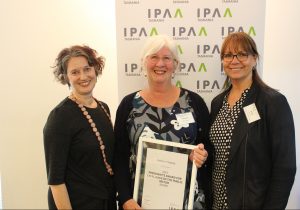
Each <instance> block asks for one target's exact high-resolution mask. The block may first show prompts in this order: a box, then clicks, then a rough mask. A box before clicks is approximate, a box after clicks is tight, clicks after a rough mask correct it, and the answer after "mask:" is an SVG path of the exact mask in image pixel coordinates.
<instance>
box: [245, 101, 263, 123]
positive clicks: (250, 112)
mask: <svg viewBox="0 0 300 210" xmlns="http://www.w3.org/2000/svg"><path fill="white" fill-rule="evenodd" d="M244 112H245V114H246V118H247V120H248V123H252V122H255V121H257V120H260V116H259V113H258V111H257V108H256V106H255V104H254V103H253V104H250V105H248V106H245V107H244Z"/></svg>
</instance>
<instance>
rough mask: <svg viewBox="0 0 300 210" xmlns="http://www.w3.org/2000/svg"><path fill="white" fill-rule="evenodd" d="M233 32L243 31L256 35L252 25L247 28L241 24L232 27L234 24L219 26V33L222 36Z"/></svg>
mask: <svg viewBox="0 0 300 210" xmlns="http://www.w3.org/2000/svg"><path fill="white" fill-rule="evenodd" d="M233 32H245V33H247V34H248V35H250V36H256V31H255V28H254V27H253V26H250V27H249V28H244V27H243V26H239V27H234V26H228V27H224V26H222V27H221V35H222V37H226V36H227V35H228V34H231V33H233Z"/></svg>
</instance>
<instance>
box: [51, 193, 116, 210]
mask: <svg viewBox="0 0 300 210" xmlns="http://www.w3.org/2000/svg"><path fill="white" fill-rule="evenodd" d="M71 205H72V209H103V210H115V209H117V206H116V198H115V197H114V196H112V197H111V198H110V199H101V198H95V197H90V196H87V195H83V194H81V195H80V196H78V197H77V198H76V199H74V198H73V199H71ZM48 206H49V209H57V208H56V205H55V202H54V199H53V196H52V192H51V189H50V188H49V190H48Z"/></svg>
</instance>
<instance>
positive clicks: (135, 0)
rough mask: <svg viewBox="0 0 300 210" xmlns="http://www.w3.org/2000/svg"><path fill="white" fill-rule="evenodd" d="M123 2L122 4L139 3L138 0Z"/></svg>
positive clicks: (125, 0)
mask: <svg viewBox="0 0 300 210" xmlns="http://www.w3.org/2000/svg"><path fill="white" fill-rule="evenodd" d="M123 3H124V4H139V3H140V1H139V0H124V1H123Z"/></svg>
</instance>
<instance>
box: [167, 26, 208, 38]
mask: <svg viewBox="0 0 300 210" xmlns="http://www.w3.org/2000/svg"><path fill="white" fill-rule="evenodd" d="M172 36H173V39H175V40H188V39H189V37H197V36H199V37H201V36H205V37H206V36H207V30H206V28H205V27H204V26H200V27H186V26H179V27H172Z"/></svg>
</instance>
